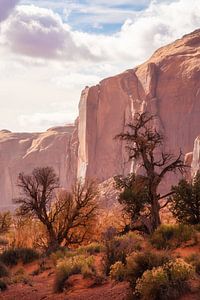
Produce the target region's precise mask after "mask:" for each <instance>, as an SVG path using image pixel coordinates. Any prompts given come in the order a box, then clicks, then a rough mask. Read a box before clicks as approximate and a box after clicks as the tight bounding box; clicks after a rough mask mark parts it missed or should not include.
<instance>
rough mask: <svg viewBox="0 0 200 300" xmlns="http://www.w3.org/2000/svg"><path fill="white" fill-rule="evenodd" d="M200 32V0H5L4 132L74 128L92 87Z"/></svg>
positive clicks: (0, 40) (0, 93) (1, 15)
mask: <svg viewBox="0 0 200 300" xmlns="http://www.w3.org/2000/svg"><path fill="white" fill-rule="evenodd" d="M199 27H200V5H199V0H192V1H188V0H171V1H170V0H109V1H108V0H65V1H64V0H21V1H20V0H0V130H1V129H8V130H11V131H18V132H22V131H29V132H31V131H44V130H46V129H48V128H50V127H52V126H57V125H62V124H66V123H72V122H73V121H74V120H75V118H76V117H77V115H78V103H79V100H80V94H81V91H82V90H83V89H84V87H85V86H91V85H95V84H98V82H99V81H100V80H102V79H103V78H105V77H109V76H112V75H115V74H117V73H120V72H123V71H124V70H126V69H130V68H133V67H135V66H136V65H138V64H139V63H142V62H144V61H145V60H146V59H148V58H149V57H150V56H151V55H152V54H153V52H154V51H155V50H156V49H157V48H159V47H161V46H163V45H165V44H167V43H170V42H172V41H174V40H176V39H177V38H181V37H182V36H183V35H184V34H186V33H189V32H191V31H193V30H195V29H197V28H199Z"/></svg>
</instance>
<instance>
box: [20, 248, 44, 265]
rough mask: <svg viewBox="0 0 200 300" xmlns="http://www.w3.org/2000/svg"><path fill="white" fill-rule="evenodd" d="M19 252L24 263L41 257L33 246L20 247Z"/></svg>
mask: <svg viewBox="0 0 200 300" xmlns="http://www.w3.org/2000/svg"><path fill="white" fill-rule="evenodd" d="M18 254H19V259H20V260H21V261H22V263H23V264H29V263H31V262H33V261H35V260H37V259H38V258H39V254H38V253H37V252H36V251H35V250H33V249H31V248H19V249H18Z"/></svg>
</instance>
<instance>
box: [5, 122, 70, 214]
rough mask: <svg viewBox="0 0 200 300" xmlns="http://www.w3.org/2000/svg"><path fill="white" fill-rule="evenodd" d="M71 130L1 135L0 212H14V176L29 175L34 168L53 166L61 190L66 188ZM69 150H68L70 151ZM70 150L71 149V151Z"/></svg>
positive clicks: (67, 128) (53, 129) (15, 180)
mask: <svg viewBox="0 0 200 300" xmlns="http://www.w3.org/2000/svg"><path fill="white" fill-rule="evenodd" d="M73 131H74V126H71V125H70V126H63V127H55V128H51V129H49V130H47V131H46V132H43V133H12V132H10V131H8V130H2V131H0V169H1V172H0V191H1V200H0V209H10V208H14V206H13V203H12V199H13V198H15V197H17V195H18V189H17V187H16V184H17V176H18V174H19V173H20V172H24V173H25V174H29V173H31V172H32V170H33V169H34V168H35V167H40V166H52V167H53V168H54V169H55V171H56V173H57V174H58V175H59V177H60V182H61V186H63V187H65V186H67V184H68V180H67V174H69V171H70V172H71V177H73V176H75V174H73V172H74V170H70V157H69V155H68V153H69V151H68V149H69V147H70V145H71V144H70V143H71V137H72V133H73ZM70 149H71V148H70ZM72 149H73V148H72Z"/></svg>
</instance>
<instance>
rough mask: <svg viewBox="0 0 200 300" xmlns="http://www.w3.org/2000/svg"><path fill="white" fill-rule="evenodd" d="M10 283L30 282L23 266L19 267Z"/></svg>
mask: <svg viewBox="0 0 200 300" xmlns="http://www.w3.org/2000/svg"><path fill="white" fill-rule="evenodd" d="M11 282H12V283H23V284H30V285H31V280H30V278H29V276H27V274H26V273H25V270H24V269H23V268H19V269H18V270H17V271H16V272H15V274H14V275H13V276H12V278H11Z"/></svg>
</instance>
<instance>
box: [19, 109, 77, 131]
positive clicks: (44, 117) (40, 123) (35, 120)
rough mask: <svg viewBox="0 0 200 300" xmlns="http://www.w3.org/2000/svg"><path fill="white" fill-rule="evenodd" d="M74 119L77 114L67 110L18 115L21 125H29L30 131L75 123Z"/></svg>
mask: <svg viewBox="0 0 200 300" xmlns="http://www.w3.org/2000/svg"><path fill="white" fill-rule="evenodd" d="M73 117H74V118H73ZM74 119H75V115H73V114H72V113H71V112H67V111H62V112H55V113H35V114H30V115H20V116H19V117H18V121H19V124H20V126H21V127H27V126H28V128H29V131H40V130H41V128H50V127H53V126H54V125H56V126H59V125H63V124H70V123H73V121H74Z"/></svg>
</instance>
